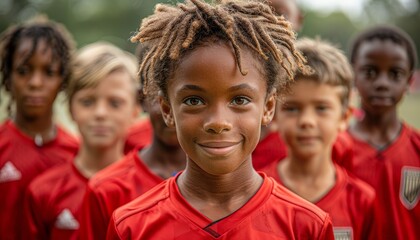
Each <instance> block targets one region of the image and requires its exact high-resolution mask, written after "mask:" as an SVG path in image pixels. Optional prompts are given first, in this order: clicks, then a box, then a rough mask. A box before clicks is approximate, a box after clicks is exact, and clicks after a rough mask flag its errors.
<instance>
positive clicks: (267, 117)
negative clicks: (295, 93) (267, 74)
mask: <svg viewBox="0 0 420 240" xmlns="http://www.w3.org/2000/svg"><path fill="white" fill-rule="evenodd" d="M276 102H277V94H276V90H274V91H272V92H271V93H270V94H269V95H268V96H267V98H266V100H265V103H264V112H263V116H262V121H261V125H263V126H266V125H268V124H269V123H270V122H271V120H273V117H274V113H275V112H276Z"/></svg>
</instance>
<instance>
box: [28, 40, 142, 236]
mask: <svg viewBox="0 0 420 240" xmlns="http://www.w3.org/2000/svg"><path fill="white" fill-rule="evenodd" d="M136 72H137V65H136V58H135V57H134V56H133V55H131V54H129V53H127V52H124V51H122V50H120V49H119V48H117V47H115V46H114V45H111V44H109V43H105V42H97V43H93V44H89V45H87V46H85V47H83V48H82V49H80V50H79V51H78V52H77V54H76V56H75V57H74V61H73V67H72V74H71V77H70V81H69V85H68V88H67V96H68V99H69V108H70V113H71V116H72V119H73V120H74V122H75V123H76V125H77V127H78V129H79V132H80V135H81V144H80V148H79V152H78V153H77V155H76V157H75V158H74V160H73V162H71V163H70V162H69V163H67V164H63V165H61V166H59V167H56V168H54V169H50V170H48V171H46V172H45V173H43V174H42V175H40V176H39V177H37V178H36V179H34V181H33V182H32V183H31V184H30V185H29V187H28V192H27V196H26V199H25V200H26V201H25V211H24V213H25V220H26V225H25V226H26V228H24V229H23V233H24V237H23V238H22V239H39V240H41V239H44V240H45V239H79V238H78V236H79V235H78V234H79V231H78V230H79V228H80V216H81V206H82V200H83V196H84V194H85V191H86V187H87V184H88V180H89V178H91V177H92V176H93V175H94V174H96V173H97V172H98V171H100V170H101V169H103V168H106V167H107V166H109V165H111V164H113V163H114V162H117V161H118V160H120V159H122V158H123V154H124V152H123V149H124V141H125V137H126V135H127V132H128V129H129V127H130V126H131V125H132V124H133V122H134V120H135V118H136V117H137V115H138V112H139V109H138V105H137V101H136V100H137V99H136V95H137V91H136V86H137V81H136V79H137V76H136Z"/></svg>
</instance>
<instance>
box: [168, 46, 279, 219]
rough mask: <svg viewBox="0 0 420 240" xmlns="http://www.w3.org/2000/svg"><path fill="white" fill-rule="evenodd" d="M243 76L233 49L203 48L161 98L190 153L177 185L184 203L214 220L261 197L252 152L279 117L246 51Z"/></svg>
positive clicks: (187, 58)
mask: <svg viewBox="0 0 420 240" xmlns="http://www.w3.org/2000/svg"><path fill="white" fill-rule="evenodd" d="M242 64H243V66H244V69H246V70H247V71H248V74H247V75H245V76H243V75H242V74H241V73H240V71H239V69H238V67H237V64H236V61H235V58H234V55H233V50H232V49H231V47H229V45H226V44H224V43H217V44H212V45H205V46H201V47H199V48H197V49H195V50H194V51H192V52H191V53H189V54H188V55H187V56H185V57H184V59H182V60H181V62H180V64H179V66H178V67H177V69H176V72H175V73H174V77H173V78H172V79H170V80H169V82H168V100H169V101H167V100H165V98H164V97H162V98H161V99H160V103H161V109H162V113H163V116H164V119H165V122H166V123H167V124H168V126H172V127H175V128H176V130H177V134H178V139H179V143H180V144H181V146H182V148H183V149H184V151H185V152H186V154H187V166H186V169H185V171H184V172H183V173H182V174H181V175H180V176H179V177H178V179H177V184H178V187H179V189H180V192H181V194H182V195H183V196H184V197H185V199H186V200H187V201H188V202H189V203H190V204H191V206H193V207H194V208H195V209H197V210H198V211H199V212H201V213H202V214H203V215H204V216H206V217H207V218H209V219H211V220H213V221H215V220H219V219H221V218H223V217H226V216H228V215H230V214H231V213H233V212H234V211H236V210H238V209H239V208H241V207H242V206H243V205H244V204H245V203H246V202H248V200H249V199H250V198H251V197H252V196H253V195H254V194H255V193H256V192H257V190H258V189H259V187H260V186H261V184H262V177H261V176H260V175H259V174H258V173H257V172H256V171H255V170H254V169H253V167H252V162H251V153H252V151H253V150H254V148H255V146H256V145H257V143H258V140H259V135H260V127H261V125H262V124H268V123H269V122H270V121H271V119H272V117H273V114H274V109H275V96H274V93H270V94H267V86H266V80H265V77H264V76H263V75H262V74H261V72H260V71H258V70H257V68H256V66H258V64H259V63H258V62H256V60H255V57H253V56H252V55H251V54H250V53H249V52H247V51H243V52H242Z"/></svg>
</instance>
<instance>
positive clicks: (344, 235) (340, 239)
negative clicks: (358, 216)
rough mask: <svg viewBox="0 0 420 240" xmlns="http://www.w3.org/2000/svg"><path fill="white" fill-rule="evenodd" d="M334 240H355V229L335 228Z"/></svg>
mask: <svg viewBox="0 0 420 240" xmlns="http://www.w3.org/2000/svg"><path fill="white" fill-rule="evenodd" d="M333 231H334V240H353V228H351V227H334V228H333Z"/></svg>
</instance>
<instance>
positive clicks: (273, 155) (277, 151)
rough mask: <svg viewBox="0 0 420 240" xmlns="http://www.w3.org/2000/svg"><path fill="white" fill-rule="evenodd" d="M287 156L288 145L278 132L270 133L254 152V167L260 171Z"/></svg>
mask: <svg viewBox="0 0 420 240" xmlns="http://www.w3.org/2000/svg"><path fill="white" fill-rule="evenodd" d="M285 156H286V145H285V144H284V141H283V140H282V139H281V137H280V134H278V133H277V132H271V133H269V134H268V135H267V136H266V137H265V138H264V139H262V140H261V141H260V142H259V143H258V144H257V147H256V148H255V150H254V151H253V152H252V165H253V166H254V169H256V170H257V171H259V170H260V169H262V168H264V167H265V166H267V165H269V164H270V163H272V162H278V160H279V159H283V158H284V157H285Z"/></svg>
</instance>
